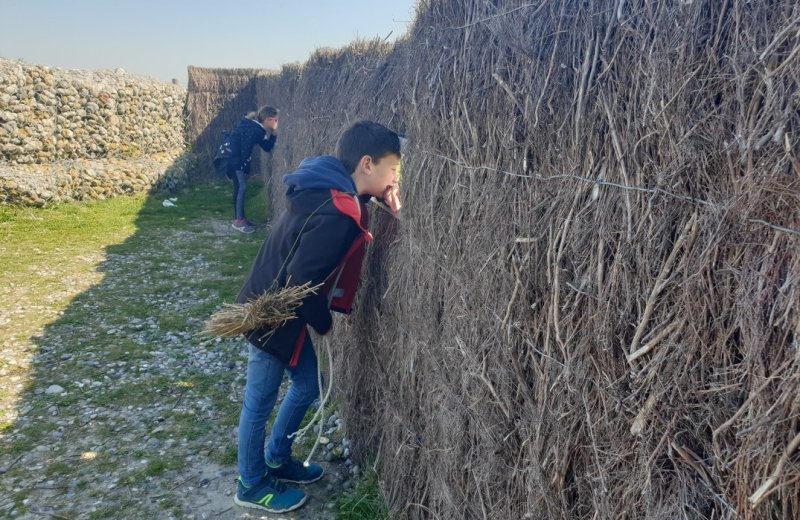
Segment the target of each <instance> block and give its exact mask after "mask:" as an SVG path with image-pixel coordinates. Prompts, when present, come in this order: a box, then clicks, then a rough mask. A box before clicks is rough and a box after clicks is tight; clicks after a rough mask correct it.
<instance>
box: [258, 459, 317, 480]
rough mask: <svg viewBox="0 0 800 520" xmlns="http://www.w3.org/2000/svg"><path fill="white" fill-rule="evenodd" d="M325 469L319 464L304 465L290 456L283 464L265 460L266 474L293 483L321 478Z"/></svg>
mask: <svg viewBox="0 0 800 520" xmlns="http://www.w3.org/2000/svg"><path fill="white" fill-rule="evenodd" d="M324 472H325V470H323V469H322V466H320V465H319V464H309V465H308V466H306V465H304V464H303V463H302V462H300V461H299V460H297V459H294V458H290V459H289V460H287V461H286V462H284V463H283V464H278V465H275V464H272V463H271V462H270V461H269V460H268V461H267V475H269V476H271V477H274V478H277V479H280V480H284V481H286V482H294V483H295V484H311V483H312V482H316V481H318V480H319V479H321V478H322V474H323V473H324Z"/></svg>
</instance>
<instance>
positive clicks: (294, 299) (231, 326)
mask: <svg viewBox="0 0 800 520" xmlns="http://www.w3.org/2000/svg"><path fill="white" fill-rule="evenodd" d="M320 287H322V284H319V285H314V286H312V285H311V282H306V283H304V284H303V285H295V286H288V285H287V286H286V287H283V288H282V289H278V290H271V291H266V292H265V293H264V294H262V295H261V296H259V297H258V298H254V299H251V300H248V302H247V303H233V304H231V303H226V304H224V308H223V309H222V310H219V311H217V312H215V313H214V314H212V315H211V317H210V318H209V319H208V320H207V321H206V324H205V327H204V328H203V332H204V333H205V334H208V335H209V336H216V337H224V338H232V337H235V336H238V335H240V334H245V333H247V332H251V331H254V330H258V329H261V328H265V327H266V328H271V329H275V328H277V327H280V326H281V325H283V324H284V323H286V322H287V321H289V320H291V319H294V318H296V315H295V310H296V309H297V308H298V307H299V306H300V304H301V303H303V299H304V298H305V297H307V296H309V295H312V294H316V293H317V291H318V290H319V289H320Z"/></svg>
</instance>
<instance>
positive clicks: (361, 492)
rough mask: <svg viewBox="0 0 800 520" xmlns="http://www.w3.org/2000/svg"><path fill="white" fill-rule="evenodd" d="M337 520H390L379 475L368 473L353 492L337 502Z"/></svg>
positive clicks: (369, 471) (370, 471) (372, 472)
mask: <svg viewBox="0 0 800 520" xmlns="http://www.w3.org/2000/svg"><path fill="white" fill-rule="evenodd" d="M336 518H337V520H390V517H389V508H388V507H387V506H386V501H385V500H384V499H383V495H381V490H380V486H379V484H378V475H377V474H376V473H375V472H374V471H373V470H372V469H371V465H370V469H369V470H368V471H367V473H366V474H365V475H364V478H363V479H361V480H360V481H359V482H358V483H357V484H356V486H355V488H353V490H352V491H349V492H348V493H345V494H344V495H342V496H341V497H339V498H338V499H337V500H336Z"/></svg>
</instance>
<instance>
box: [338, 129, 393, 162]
mask: <svg viewBox="0 0 800 520" xmlns="http://www.w3.org/2000/svg"><path fill="white" fill-rule="evenodd" d="M391 154H394V155H397V156H398V157H399V156H400V138H399V137H398V135H397V133H395V132H393V131H391V130H389V129H388V128H386V127H385V126H383V125H381V124H379V123H375V122H373V121H359V122H357V123H353V125H352V126H351V127H350V128H348V129H347V130H345V131H344V133H343V134H342V136H341V137H339V142H338V143H336V158H337V159H339V160H340V161H341V162H342V164H343V165H344V168H345V170H347V173H353V172H354V171H356V166H358V162H359V161H360V160H361V158H362V157H364V156H365V155H369V156H370V157H372V160H373V161H375V162H378V161H380V160H381V159H383V158H384V157H386V156H387V155H391Z"/></svg>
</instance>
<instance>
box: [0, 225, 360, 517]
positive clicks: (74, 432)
mask: <svg viewBox="0 0 800 520" xmlns="http://www.w3.org/2000/svg"><path fill="white" fill-rule="evenodd" d="M193 226H194V227H193V228H192V229H194V231H187V230H186V229H182V228H181V227H180V226H176V228H175V229H162V230H157V231H151V232H148V233H149V234H148V233H144V232H139V233H137V235H134V237H133V238H128V239H127V240H126V241H125V242H124V243H123V244H121V245H120V246H113V245H112V246H109V247H108V248H107V249H106V250H105V252H103V251H96V252H94V253H91V254H89V253H87V254H85V255H83V256H80V257H66V256H65V257H64V258H58V257H57V255H56V258H55V259H53V257H52V252H47V251H44V252H43V254H45V255H48V254H49V255H51V256H50V258H49V262H48V263H47V265H50V266H51V267H50V269H49V271H48V270H44V272H43V273H41V280H42V284H41V286H40V287H38V288H36V290H34V288H32V287H29V286H26V285H24V284H17V285H15V284H11V285H10V286H9V287H5V288H2V289H0V296H1V297H2V302H1V303H0V332H2V333H3V334H2V339H1V340H0V359H2V360H3V362H2V363H0V379H2V387H0V388H1V389H2V392H0V418H2V419H3V422H4V423H5V424H6V426H5V427H3V428H2V429H0V517H1V518H19V519H26V520H27V519H34V518H37V519H38V518H43V517H49V518H56V519H58V518H143V519H144V518H146V519H153V518H186V519H193V518H194V519H201V518H292V519H312V518H313V519H324V518H334V517H335V512H334V507H333V505H334V501H335V499H336V497H337V496H339V495H340V494H341V493H342V492H343V491H344V490H346V489H350V488H351V487H352V486H353V484H354V482H355V480H356V478H357V477H358V476H359V475H360V470H359V468H358V467H357V466H356V465H354V464H353V463H352V461H351V460H350V459H349V458H348V457H349V449H348V442H347V440H346V439H345V438H344V432H343V425H342V423H341V421H339V420H338V419H337V417H336V415H335V413H334V415H332V416H331V417H330V418H328V420H327V421H326V424H325V426H324V428H325V431H324V432H323V434H324V436H325V437H326V439H323V440H324V441H327V442H325V443H324V445H323V446H321V447H320V449H319V450H318V451H317V455H316V456H315V459H316V460H318V461H321V462H322V463H323V464H324V466H325V471H326V474H327V476H326V478H324V479H322V480H321V481H320V482H318V483H314V484H311V485H309V486H307V492H308V493H309V494H310V495H311V500H309V502H308V504H307V505H306V506H304V507H303V508H301V509H300V510H299V511H298V512H296V513H294V514H285V515H272V516H261V515H258V514H254V512H252V511H249V510H246V509H243V508H240V507H238V506H235V505H234V504H233V501H232V493H234V492H235V482H234V479H235V477H236V469H235V439H236V437H235V435H236V428H235V425H236V423H237V421H238V412H239V404H240V403H241V399H242V390H243V385H244V373H245V362H246V357H245V349H244V348H243V347H242V343H241V342H240V341H237V340H223V341H220V340H210V339H207V338H201V337H200V336H198V331H199V330H200V328H201V326H202V316H207V314H208V311H209V310H213V308H214V307H215V306H216V305H218V303H219V302H220V300H221V298H220V296H219V294H218V289H217V288H218V287H219V286H220V284H221V285H222V286H225V284H227V283H232V284H236V285H238V284H239V283H240V280H241V277H242V275H241V274H240V273H241V271H240V272H238V273H231V272H230V270H228V271H225V269H222V268H221V265H220V262H219V260H218V259H217V257H218V256H219V254H220V252H221V251H222V248H225V247H228V246H229V245H230V244H231V243H237V241H243V240H254V241H257V242H260V240H261V238H263V236H262V237H245V236H241V235H237V236H234V235H232V233H233V232H232V231H230V228H229V227H228V226H227V225H226V224H224V225H223V224H222V223H219V222H195V223H193ZM242 263H243V264H247V265H249V261H247V260H243V262H242ZM247 265H242V266H236V267H237V268H238V269H246V267H247ZM65 300H68V302H69V303H68V304H66V306H64V305H63V304H59V302H64V301H65ZM38 323H41V324H42V325H41V326H40V325H38ZM285 388H286V383H284V391H285ZM0 424H2V423H0ZM314 437H315V438H316V435H314ZM311 442H313V440H306V441H305V442H304V443H302V445H301V446H298V447H299V450H297V451H299V453H298V455H299V456H301V457H302V456H305V454H306V453H307V451H308V449H309V443H311Z"/></svg>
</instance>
